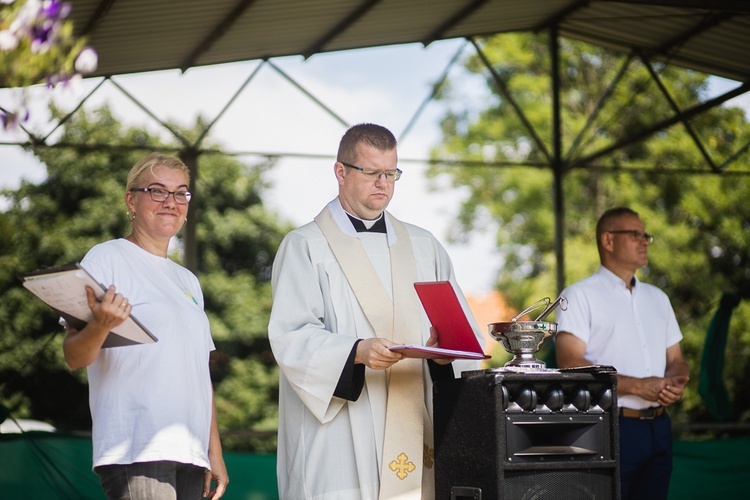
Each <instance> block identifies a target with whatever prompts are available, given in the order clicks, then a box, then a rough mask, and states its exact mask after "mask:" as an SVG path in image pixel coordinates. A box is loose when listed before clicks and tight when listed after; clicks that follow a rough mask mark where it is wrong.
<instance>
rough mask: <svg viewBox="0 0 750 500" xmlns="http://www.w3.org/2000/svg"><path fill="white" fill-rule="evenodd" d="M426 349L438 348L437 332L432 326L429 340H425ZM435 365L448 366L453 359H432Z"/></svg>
mask: <svg viewBox="0 0 750 500" xmlns="http://www.w3.org/2000/svg"><path fill="white" fill-rule="evenodd" d="M425 346H427V347H440V346H438V332H437V329H436V328H435V327H434V326H431V327H430V338H429V339H427V343H426V344H425ZM432 361H434V362H435V363H437V364H439V365H449V364H451V363H453V361H455V360H454V359H453V358H437V359H433V360H432Z"/></svg>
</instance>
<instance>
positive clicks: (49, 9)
mask: <svg viewBox="0 0 750 500" xmlns="http://www.w3.org/2000/svg"><path fill="white" fill-rule="evenodd" d="M40 13H41V14H42V15H44V16H45V17H47V18H49V19H55V20H57V19H64V18H66V17H68V14H70V4H69V3H68V2H59V1H58V0H46V1H45V2H44V3H43V4H42V9H41V11H40Z"/></svg>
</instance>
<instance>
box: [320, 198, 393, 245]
mask: <svg viewBox="0 0 750 500" xmlns="http://www.w3.org/2000/svg"><path fill="white" fill-rule="evenodd" d="M327 208H328V209H329V210H330V211H331V217H333V221H334V222H335V223H336V225H337V226H338V228H339V230H340V231H341V232H342V233H344V234H345V235H347V236H351V237H353V238H359V233H357V230H356V229H354V226H352V223H351V221H350V220H349V216H348V215H347V212H346V210H344V207H343V206H341V200H339V198H338V197H336V198H334V199H333V200H331V202H330V203H328V207H327ZM381 217H385V229H386V236H387V237H388V246H389V247H391V246H393V245H394V244H395V243H396V230H395V229H394V228H393V224H392V223H391V220H390V214H389V213H388V212H383V215H381ZM376 220H377V219H376ZM362 222H365V221H364V220H363V221H362ZM373 222H375V221H373Z"/></svg>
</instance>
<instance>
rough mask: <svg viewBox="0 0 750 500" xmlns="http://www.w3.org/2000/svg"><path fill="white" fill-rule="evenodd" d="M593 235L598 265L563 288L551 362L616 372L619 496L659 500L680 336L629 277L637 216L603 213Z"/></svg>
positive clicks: (679, 388) (666, 313) (638, 255)
mask: <svg viewBox="0 0 750 500" xmlns="http://www.w3.org/2000/svg"><path fill="white" fill-rule="evenodd" d="M596 237H597V247H598V249H599V259H600V261H601V267H600V268H599V270H598V271H597V272H596V273H595V274H593V275H592V276H589V277H588V278H586V279H584V280H582V281H580V282H578V283H575V284H574V285H571V286H570V287H568V288H567V289H566V290H565V291H563V295H564V296H565V297H566V298H567V300H568V308H567V310H565V311H558V313H557V322H558V332H559V333H558V334H557V337H556V339H555V344H556V352H557V363H558V365H559V366H560V367H561V368H568V367H574V366H585V365H591V364H604V365H612V366H614V367H615V368H616V369H617V372H618V375H617V393H618V406H619V415H620V418H619V428H620V436H619V437H620V477H621V485H622V499H623V500H628V499H638V500H642V499H666V498H667V494H668V491H669V477H670V475H671V472H672V434H671V425H670V420H669V415H668V414H667V412H666V411H665V408H666V407H667V406H669V405H672V404H674V403H676V402H678V401H679V400H680V399H681V398H682V395H683V393H684V390H685V385H686V384H687V382H688V378H689V370H688V366H687V363H686V362H685V359H684V358H683V355H682V350H681V348H680V341H681V340H682V333H681V332H680V327H679V325H678V324H677V319H676V317H675V314H674V311H673V309H672V306H671V304H670V302H669V298H668V297H667V295H666V294H665V293H664V292H663V291H661V290H660V289H659V288H657V287H655V286H653V285H649V284H647V283H643V282H641V281H639V280H638V278H636V276H635V272H636V270H638V269H639V268H641V267H643V266H645V265H646V264H648V248H649V245H650V244H651V242H652V241H653V237H652V236H651V235H650V234H648V233H647V232H646V230H645V228H644V225H643V222H641V220H640V218H639V217H638V214H637V213H636V212H634V211H633V210H631V209H629V208H623V207H620V208H613V209H610V210H607V211H606V212H604V214H602V216H601V217H600V218H599V222H598V223H597V226H596Z"/></svg>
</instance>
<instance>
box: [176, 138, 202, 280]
mask: <svg viewBox="0 0 750 500" xmlns="http://www.w3.org/2000/svg"><path fill="white" fill-rule="evenodd" d="M199 154H200V152H199V151H198V149H196V148H192V147H191V148H187V149H184V150H182V152H181V153H180V157H181V158H182V161H183V162H184V163H185V165H187V167H188V168H189V169H190V191H191V192H192V193H193V196H194V198H193V202H192V203H190V209H189V210H188V218H187V223H186V224H185V229H184V231H185V233H184V234H185V239H184V240H183V241H184V242H185V262H184V264H185V267H187V268H188V269H190V270H191V271H193V273H195V274H198V239H197V237H196V228H197V226H198V204H199V203H198V200H197V199H196V198H197V196H196V191H197V188H198V156H199Z"/></svg>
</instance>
